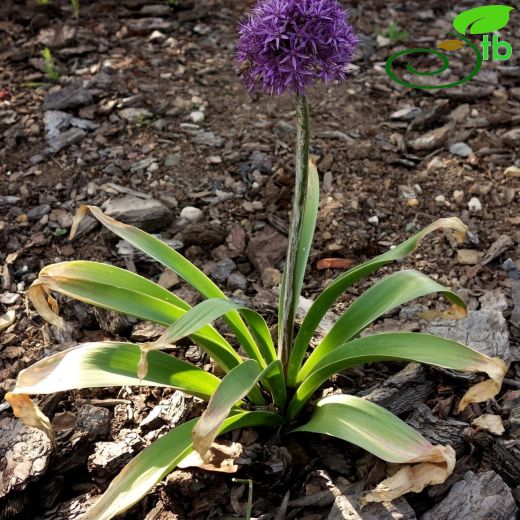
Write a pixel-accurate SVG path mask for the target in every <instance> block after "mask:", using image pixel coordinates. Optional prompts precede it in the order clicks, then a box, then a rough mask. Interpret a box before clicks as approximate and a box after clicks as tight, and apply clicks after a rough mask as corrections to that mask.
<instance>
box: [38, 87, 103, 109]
mask: <svg viewBox="0 0 520 520" xmlns="http://www.w3.org/2000/svg"><path fill="white" fill-rule="evenodd" d="M92 101H93V97H92V93H91V92H90V91H89V90H86V89H84V88H83V87H82V86H80V85H78V84H77V83H74V84H71V85H68V86H66V87H64V88H62V89H61V90H58V91H57V92H50V93H49V94H47V95H46V96H45V100H44V102H43V109H44V110H66V109H69V108H76V107H80V106H84V105H90V104H91V103H92Z"/></svg>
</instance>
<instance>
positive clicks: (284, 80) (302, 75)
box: [237, 0, 358, 95]
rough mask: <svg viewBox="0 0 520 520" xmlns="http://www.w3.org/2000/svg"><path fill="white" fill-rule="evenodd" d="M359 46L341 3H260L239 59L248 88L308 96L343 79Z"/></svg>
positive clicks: (243, 29)
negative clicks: (317, 85)
mask: <svg viewBox="0 0 520 520" xmlns="http://www.w3.org/2000/svg"><path fill="white" fill-rule="evenodd" d="M357 43H358V39H357V37H356V35H355V34H354V32H353V29H352V26H351V25H350V24H349V23H348V20H347V13H346V11H345V10H344V9H343V7H342V6H341V5H340V4H339V2H338V1H337V0H258V2H257V4H256V6H255V7H254V8H253V11H252V14H251V16H250V17H249V19H248V20H247V21H246V22H245V23H243V24H241V26H240V39H239V40H238V44H237V59H238V62H239V64H240V66H241V75H242V79H243V81H244V83H245V85H246V87H247V88H248V89H249V90H263V91H265V92H267V93H269V94H271V95H280V94H281V93H282V92H284V91H286V90H289V91H292V92H297V93H299V94H303V93H304V91H305V89H306V87H309V86H311V85H313V84H315V83H316V82H317V81H319V80H323V81H325V82H329V81H333V80H341V79H344V78H345V70H346V67H347V65H348V64H349V63H350V62H351V60H352V55H353V54H354V51H355V49H356V46H357Z"/></svg>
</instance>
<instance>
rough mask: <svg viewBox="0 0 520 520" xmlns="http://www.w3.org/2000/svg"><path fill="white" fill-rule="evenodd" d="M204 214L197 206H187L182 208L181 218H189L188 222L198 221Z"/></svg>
mask: <svg viewBox="0 0 520 520" xmlns="http://www.w3.org/2000/svg"><path fill="white" fill-rule="evenodd" d="M202 216H203V213H202V210H201V209H199V208H195V207H194V206H186V207H185V208H182V211H181V215H180V217H181V219H184V220H187V221H188V222H198V221H199V220H200V219H201V218H202Z"/></svg>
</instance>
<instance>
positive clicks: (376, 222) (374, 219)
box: [368, 215, 379, 226]
mask: <svg viewBox="0 0 520 520" xmlns="http://www.w3.org/2000/svg"><path fill="white" fill-rule="evenodd" d="M368 223H369V224H372V225H373V226H378V225H379V217H378V216H377V215H374V216H373V217H370V218H369V219H368Z"/></svg>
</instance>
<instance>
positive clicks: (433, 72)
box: [385, 33, 483, 89]
mask: <svg viewBox="0 0 520 520" xmlns="http://www.w3.org/2000/svg"><path fill="white" fill-rule="evenodd" d="M450 36H455V37H456V38H460V39H461V40H464V41H465V42H466V44H467V45H468V46H469V47H471V48H472V49H473V52H474V53H475V58H476V60H477V61H476V64H475V66H474V67H473V70H472V71H471V72H470V73H469V74H468V75H467V76H465V77H464V78H462V79H460V80H458V81H454V82H453V83H447V84H445V85H416V84H415V83H410V82H409V81H406V80H404V79H402V78H400V77H399V76H398V75H397V74H396V73H395V72H394V71H393V64H394V61H395V60H396V59H398V58H400V57H401V56H405V55H407V54H419V53H421V54H434V55H435V56H436V57H437V58H439V59H440V60H441V63H442V65H441V66H440V67H438V68H437V69H435V70H431V71H427V72H421V71H419V70H417V69H416V68H415V67H413V65H410V64H409V63H407V64H406V70H407V71H408V72H410V74H413V75H414V76H437V75H439V74H442V73H443V72H444V71H445V70H446V69H447V68H448V67H449V58H448V56H446V54H444V53H442V52H441V51H439V50H437V49H421V48H418V49H405V50H403V51H399V52H396V53H395V54H392V56H390V58H388V60H387V61H386V65H385V70H386V73H387V74H388V76H389V77H390V79H392V80H393V81H395V82H396V83H399V84H400V85H403V86H405V87H408V88H420V89H440V88H452V87H457V86H458V85H462V84H463V83H466V81H469V80H470V79H472V78H474V77H475V76H476V75H477V74H478V72H479V70H480V67H482V61H483V58H482V53H481V52H480V49H479V48H478V47H477V46H476V45H475V44H474V43H472V42H471V41H470V40H468V39H467V38H464V36H460V35H458V34H457V35H456V34H453V33H450Z"/></svg>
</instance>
